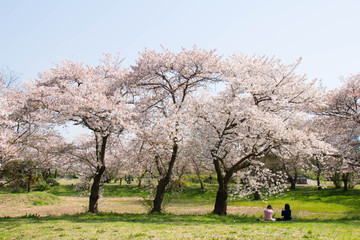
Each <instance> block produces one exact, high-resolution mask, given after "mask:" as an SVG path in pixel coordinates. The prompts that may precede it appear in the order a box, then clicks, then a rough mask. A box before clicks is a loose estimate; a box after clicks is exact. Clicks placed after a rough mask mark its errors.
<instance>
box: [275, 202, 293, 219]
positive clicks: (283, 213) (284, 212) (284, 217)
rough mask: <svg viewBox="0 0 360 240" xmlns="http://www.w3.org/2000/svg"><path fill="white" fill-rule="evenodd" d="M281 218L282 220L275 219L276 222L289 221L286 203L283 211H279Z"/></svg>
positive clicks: (288, 206) (289, 215)
mask: <svg viewBox="0 0 360 240" xmlns="http://www.w3.org/2000/svg"><path fill="white" fill-rule="evenodd" d="M281 216H283V218H277V219H276V221H291V210H290V205H289V204H288V203H287V204H285V210H284V209H283V210H282V211H281Z"/></svg>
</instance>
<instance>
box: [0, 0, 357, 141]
mask: <svg viewBox="0 0 360 240" xmlns="http://www.w3.org/2000/svg"><path fill="white" fill-rule="evenodd" d="M359 10H360V1H356V0H354V1H350V0H338V1H334V0H266V1H265V0H248V1H242V0H238V1H235V0H234V1H229V0H221V1H220V0H218V1H215V0H182V1H180V0H178V1H175V0H174V1H165V0H153V1H150V0H148V1H145V0H144V1H141V0H133V1H130V0H126V1H125V0H124V1H121V0H117V1H115V0H113V1H111V0H102V1H100V0H99V1H92V0H58V1H54V0H53V1H51V0H31V1H29V0H0V69H2V68H6V67H8V68H9V69H10V70H13V71H15V72H17V73H18V74H20V75H21V79H23V80H25V81H26V80H28V79H31V78H36V76H37V73H38V72H39V71H42V70H46V69H49V68H50V67H52V65H53V63H57V62H59V61H61V60H62V59H71V60H75V61H81V62H84V63H88V64H97V63H98V59H99V58H101V57H102V54H103V53H104V52H106V53H112V54H117V53H120V54H121V56H122V57H124V58H126V61H125V63H126V64H127V65H128V64H131V63H133V62H134V60H135V59H136V58H137V57H138V52H139V51H142V50H144V49H145V48H146V47H147V48H150V49H160V48H161V47H160V46H161V45H164V46H165V47H167V48H169V49H172V50H174V51H178V50H179V49H180V48H181V47H186V48H191V47H192V46H194V45H197V46H198V47H200V48H205V49H208V50H210V49H217V52H218V53H219V54H223V55H224V56H227V55H230V54H232V53H234V52H237V53H245V54H248V55H254V54H259V55H269V56H276V57H279V58H281V59H283V61H284V62H285V63H292V62H293V61H295V60H296V59H297V58H299V57H302V58H303V61H302V64H301V65H300V67H299V68H298V72H299V73H306V74H307V75H308V77H309V78H310V79H312V78H319V79H322V80H323V82H324V84H325V85H326V86H327V87H328V89H333V88H335V87H338V86H339V85H340V81H339V79H338V77H339V76H341V75H343V76H348V75H349V74H355V73H359V72H360V65H359V56H360V31H359V27H360V14H359ZM62 132H63V134H64V135H65V136H66V137H68V138H73V137H74V136H75V135H76V134H78V133H79V132H81V131H77V130H74V129H73V128H69V129H68V130H66V129H65V130H63V131H62Z"/></svg>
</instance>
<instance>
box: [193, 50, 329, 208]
mask: <svg viewBox="0 0 360 240" xmlns="http://www.w3.org/2000/svg"><path fill="white" fill-rule="evenodd" d="M299 63H300V60H299V61H297V62H295V63H294V64H291V65H284V64H282V63H281V61H280V60H278V59H271V58H266V57H256V56H255V57H248V56H244V55H234V56H232V57H230V58H229V59H228V60H227V61H226V62H224V63H223V67H222V78H223V79H224V81H225V83H226V89H225V90H224V91H223V92H221V93H220V94H219V95H218V96H215V97H212V98H211V97H207V98H205V97H202V99H207V101H203V102H201V103H200V104H199V105H198V106H197V107H196V110H195V114H196V115H197V116H198V119H199V124H198V129H199V130H200V131H199V133H200V134H203V136H202V138H203V139H205V140H204V141H205V143H204V145H203V147H204V148H207V149H208V156H209V157H210V158H211V159H212V161H213V164H214V167H215V170H216V173H217V179H218V183H219V189H218V192H217V196H216V202H215V207H214V211H213V212H214V213H216V214H218V215H226V209H227V198H228V183H229V181H230V179H231V177H232V176H233V175H234V173H236V172H238V171H240V170H241V169H246V168H249V167H251V166H254V164H255V163H256V162H258V159H259V158H261V157H263V156H264V155H265V154H266V153H268V152H269V151H271V150H274V149H278V148H280V147H283V146H285V145H292V144H294V143H296V142H299V141H300V142H304V141H306V139H307V136H306V135H305V134H304V133H303V132H302V131H301V129H298V128H297V127H296V126H294V125H292V124H291V121H290V120H291V119H295V118H297V117H298V116H299V115H300V114H304V112H306V109H310V108H317V107H319V103H322V101H321V96H322V94H320V92H319V91H318V90H317V89H316V88H315V87H314V82H310V83H308V82H307V81H306V77H305V76H300V75H297V74H295V72H294V71H295V69H296V67H297V66H298V64H299Z"/></svg>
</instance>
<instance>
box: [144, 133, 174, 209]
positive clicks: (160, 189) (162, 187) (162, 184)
mask: <svg viewBox="0 0 360 240" xmlns="http://www.w3.org/2000/svg"><path fill="white" fill-rule="evenodd" d="M177 151H178V144H177V140H176V139H174V140H173V149H172V154H171V159H170V162H169V167H168V169H167V172H166V175H165V176H164V177H163V178H161V179H160V180H159V183H158V186H157V188H156V195H155V198H154V201H153V204H154V206H153V209H152V210H151V211H150V213H155V212H158V213H160V212H161V205H162V202H163V200H164V195H165V191H166V187H167V185H168V184H169V182H170V179H171V174H172V171H173V167H174V164H175V161H176V156H177Z"/></svg>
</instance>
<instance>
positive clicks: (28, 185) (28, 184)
mask: <svg viewBox="0 0 360 240" xmlns="http://www.w3.org/2000/svg"><path fill="white" fill-rule="evenodd" d="M31 180H32V173H31V171H30V172H29V175H28V181H27V192H28V193H29V192H30V191H31Z"/></svg>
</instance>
